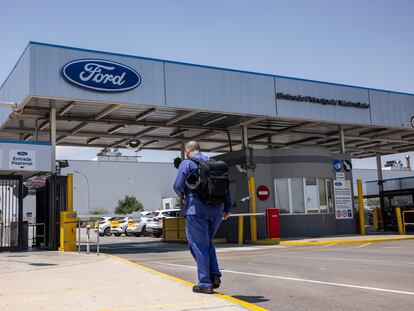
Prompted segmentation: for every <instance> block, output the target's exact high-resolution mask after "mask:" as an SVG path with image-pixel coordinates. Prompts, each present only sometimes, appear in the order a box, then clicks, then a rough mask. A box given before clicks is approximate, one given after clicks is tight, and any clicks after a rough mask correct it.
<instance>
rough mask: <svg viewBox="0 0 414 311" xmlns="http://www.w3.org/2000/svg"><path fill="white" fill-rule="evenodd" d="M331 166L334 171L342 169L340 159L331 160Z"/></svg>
mask: <svg viewBox="0 0 414 311" xmlns="http://www.w3.org/2000/svg"><path fill="white" fill-rule="evenodd" d="M332 168H333V170H334V171H335V172H340V171H341V170H342V162H341V160H338V159H336V160H333V161H332Z"/></svg>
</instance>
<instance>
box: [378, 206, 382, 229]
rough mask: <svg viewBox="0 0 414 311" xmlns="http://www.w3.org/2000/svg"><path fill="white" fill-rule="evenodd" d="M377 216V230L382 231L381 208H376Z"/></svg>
mask: <svg viewBox="0 0 414 311" xmlns="http://www.w3.org/2000/svg"><path fill="white" fill-rule="evenodd" d="M377 216H378V229H382V228H383V225H382V212H381V207H377Z"/></svg>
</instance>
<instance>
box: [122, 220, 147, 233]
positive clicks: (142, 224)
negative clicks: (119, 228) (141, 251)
mask: <svg viewBox="0 0 414 311" xmlns="http://www.w3.org/2000/svg"><path fill="white" fill-rule="evenodd" d="M146 225H147V220H146V218H142V217H134V218H133V219H131V220H128V227H127V228H126V235H135V236H137V237H138V236H141V235H147V229H146Z"/></svg>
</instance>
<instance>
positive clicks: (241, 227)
mask: <svg viewBox="0 0 414 311" xmlns="http://www.w3.org/2000/svg"><path fill="white" fill-rule="evenodd" d="M251 216H266V214H265V213H240V214H230V216H229V217H238V218H239V219H238V231H237V243H238V244H240V245H241V244H243V242H244V241H243V233H244V221H243V217H251Z"/></svg>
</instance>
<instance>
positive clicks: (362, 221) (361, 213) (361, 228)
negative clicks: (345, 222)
mask: <svg viewBox="0 0 414 311" xmlns="http://www.w3.org/2000/svg"><path fill="white" fill-rule="evenodd" d="M357 184H358V215H359V232H360V234H361V235H365V218H364V216H365V215H364V194H363V192H362V180H361V179H358V180H357Z"/></svg>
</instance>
